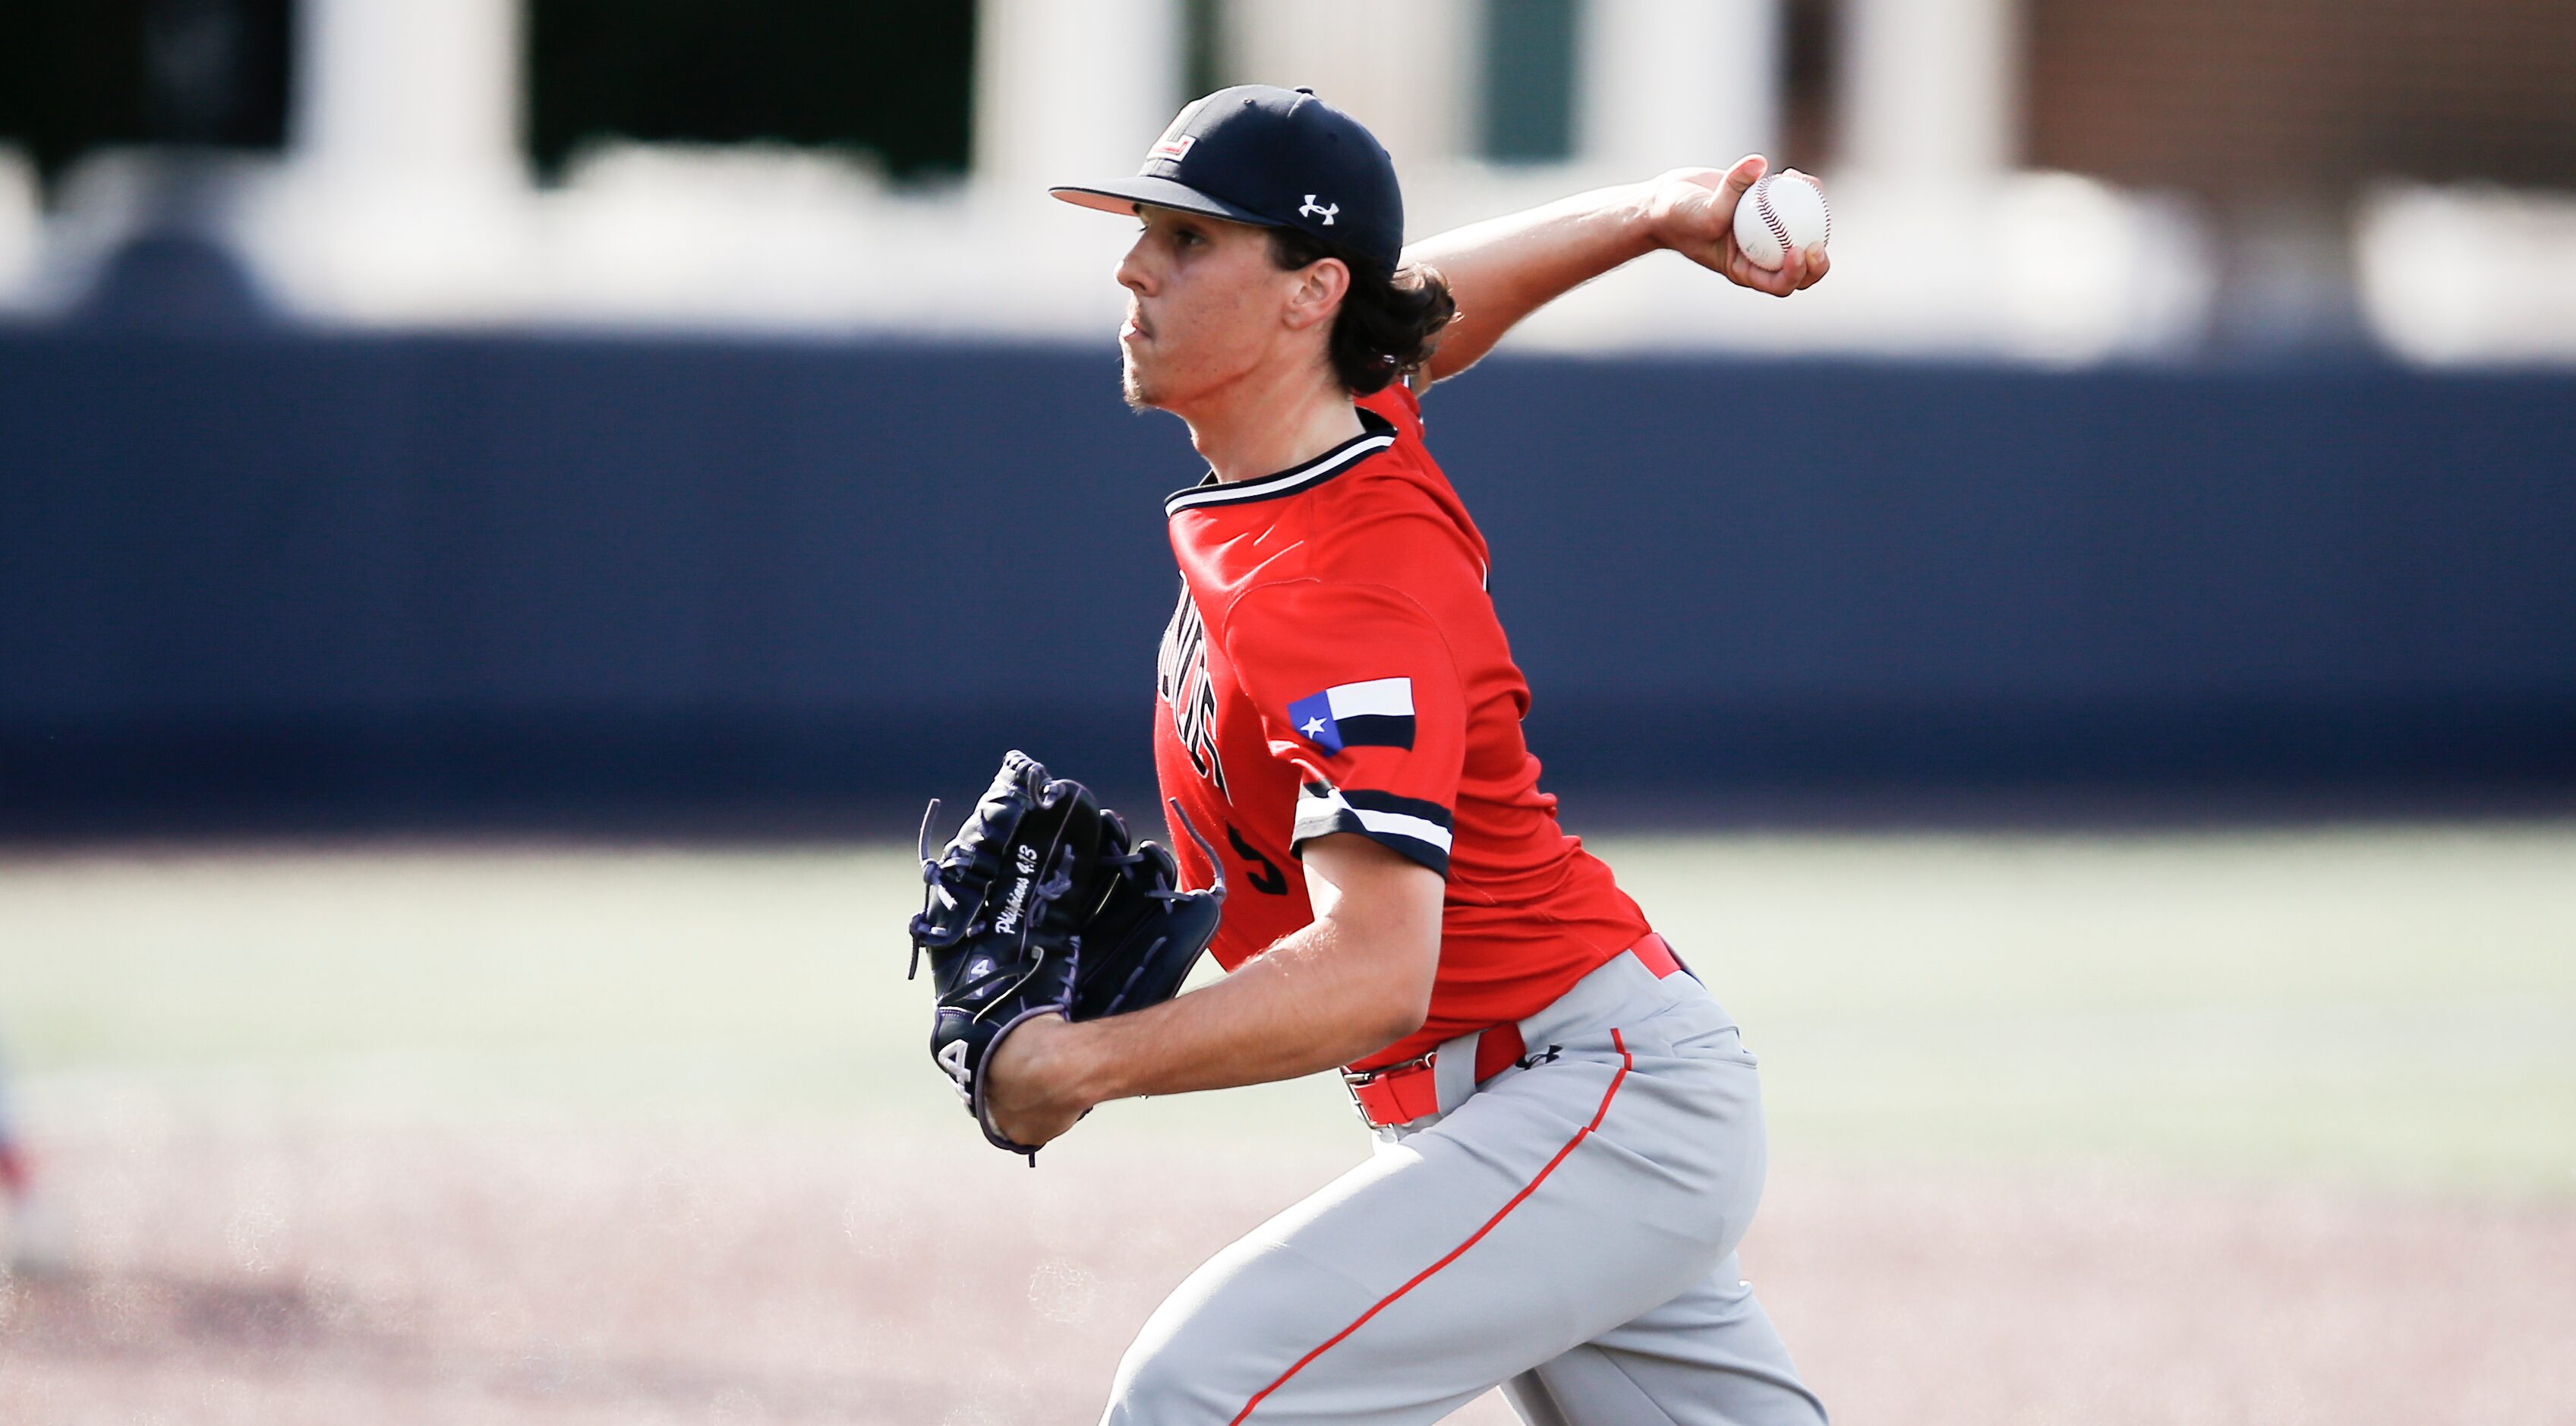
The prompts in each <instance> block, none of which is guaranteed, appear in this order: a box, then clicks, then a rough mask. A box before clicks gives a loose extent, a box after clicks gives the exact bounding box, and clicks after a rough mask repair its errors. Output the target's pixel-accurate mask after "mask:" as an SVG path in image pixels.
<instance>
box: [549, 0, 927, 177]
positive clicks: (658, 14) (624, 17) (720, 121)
mask: <svg viewBox="0 0 2576 1426" xmlns="http://www.w3.org/2000/svg"><path fill="white" fill-rule="evenodd" d="M529 25H530V33H529V46H528V50H529V53H528V74H529V101H530V102H529V105H528V111H529V112H528V135H529V147H530V149H531V150H532V153H533V157H534V158H535V159H536V162H537V166H538V168H539V169H540V170H541V171H543V172H547V173H558V172H560V171H561V169H562V166H563V163H564V160H565V159H566V158H567V157H568V156H569V155H570V154H571V153H572V152H573V151H574V150H575V149H576V148H578V147H580V146H581V145H582V144H584V143H585V142H590V141H594V140H598V139H603V138H611V137H615V138H628V139H639V140H645V141H653V142H679V143H716V144H729V143H753V142H761V141H769V142H775V143H784V144H795V145H800V146H816V147H838V148H852V149H865V150H868V151H869V152H872V153H874V154H875V155H876V156H877V157H878V158H879V159H880V160H881V161H882V162H883V163H884V165H885V168H886V170H887V172H889V173H890V174H892V175H893V176H895V177H897V178H924V177H935V176H940V175H946V174H957V173H962V172H964V171H965V168H966V155H967V119H968V110H969V107H970V97H969V96H970V94H971V92H972V90H971V87H970V86H971V83H972V76H973V71H974V63H975V6H974V4H973V0H923V3H913V4H888V3H878V4H866V3H860V0H532V3H531V4H530V5H529Z"/></svg>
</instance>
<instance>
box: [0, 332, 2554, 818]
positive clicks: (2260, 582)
mask: <svg viewBox="0 0 2576 1426" xmlns="http://www.w3.org/2000/svg"><path fill="white" fill-rule="evenodd" d="M1428 415H1429V417H1430V433H1431V439H1432V445H1433V449H1434V451H1435V452H1436V453H1437V454H1438V455H1439V456H1440V457H1441V459H1442V460H1443V462H1444V463H1445V464H1446V466H1447V467H1448V469H1449V471H1450V474H1451V476H1452V478H1453V479H1454V480H1455V481H1456V483H1457V484H1458V486H1459V488H1460V489H1461V490H1462V491H1463V492H1464V493H1465V495H1466V497H1467V500H1468V502H1469V504H1470V505H1471V507H1473V508H1474V510H1475V511H1476V513H1477V516H1478V518H1479V520H1480V522H1481V523H1482V525H1483V527H1484V530H1485V532H1486V535H1487V537H1488V538H1489V539H1490V540H1491V542H1492V544H1493V547H1494V551H1495V558H1496V569H1495V574H1494V593H1495V599H1496V601H1497V603H1498V604H1499V605H1500V606H1501V609H1502V613H1503V617H1504V621H1505V624H1506V626H1507V627H1508V628H1509V629H1510V630H1511V632H1512V634H1513V637H1514V641H1515V646H1516V647H1517V649H1518V650H1519V652H1520V655H1521V659H1522V662H1523V664H1524V666H1525V667H1526V668H1527V669H1528V671H1529V673H1530V676H1531V679H1532V681H1533V683H1534V685H1535V687H1536V690H1537V706H1536V709H1535V710H1534V712H1533V714H1532V718H1531V728H1532V737H1533V741H1534V744H1535V746H1536V748H1537V750H1538V751H1539V753H1540V754H1541V756H1542V757H1543V758H1544V759H1546V761H1547V763H1548V766H1549V768H1550V772H1551V777H1550V781H1551V782H1553V783H1555V784H1557V785H1558V786H1560V787H1561V788H1566V789H1576V788H1602V789H1610V790H1624V791H1627V792H1632V793H1633V792H1637V791H1640V790H1644V791H1651V792H1658V793H1661V794H1662V795H1663V796H1665V797H1666V798H1668V799H1669V798H1682V799H1687V798H1689V797H1692V796H1695V795H1698V794H1700V793H1702V792H1711V791H1713V792H1718V793H1728V792H1742V791H1745V790H1748V789H1750V790H1761V789H1797V788H1803V787H1826V786H1832V787H1848V788H1863V789H1882V790H1888V791H1891V792H1906V791H1922V790H1927V789H1928V790H1934V791H1938V790H1941V789H1956V788H1989V789H1991V788H2042V787H2050V786H2066V785H2083V786H2088V787H2112V788H2139V789H2155V788H2165V787H2234V786H2248V785H2263V786H2276V785H2277V786H2322V787H2355V786H2378V785H2395V784H2405V783H2412V782H2464V783H2475V784H2484V785H2494V786H2501V787H2526V788H2527V787H2553V788H2566V787H2571V786H2576V378H2570V377H2565V376H2556V377H2517V376H2484V377H2471V376H2459V377H2435V376H2426V375H2420V374H2410V373H2402V372H2397V371H2391V370H2382V369H2333V370H2325V369H2279V370H2253V371H2234V372H2226V371H2199V372H2174V373H2161V372H2144V371H2101V372H2088V373H2081V374H2046V373H2036V372H2031V371H2025V370H2002V369H1983V368H1956V367H1925V366H1887V367H1879V366H1854V365H1838V364H1820V363H1785V362H1783V363H1746V362H1740V361H1719V360H1701V359H1678V358H1676V359H1668V360H1643V359H1640V360H1623V361H1617V362H1607V361H1573V360H1563V361H1559V360H1531V359H1523V360H1496V361H1494V362H1492V363H1489V364H1488V366H1486V367H1485V368H1483V369H1480V370H1478V371H1477V372H1475V373H1472V374H1471V375H1469V376H1467V377H1465V378H1463V379H1461V380H1459V381H1457V382H1455V383H1452V384H1451V385H1448V386H1444V387H1442V388H1441V389H1440V390H1439V391H1437V392H1435V393H1433V395H1432V396H1431V398H1430V400H1429V403H1428ZM1196 470H1197V467H1196V466H1195V465H1194V463H1193V460H1192V457H1191V453H1190V451H1189V449H1188V446H1187V443H1186V440H1185V437H1184V434H1183V432H1182V430H1181V428H1180V426H1179V425H1178V423H1176V422H1174V421H1172V420H1171V419H1170V418H1168V417H1163V416H1137V415H1133V414H1130V413H1129V412H1127V411H1126V410H1125V409H1124V408H1123V407H1122V406H1121V405H1120V404H1119V402H1118V399H1117V389H1116V366H1115V356H1114V353H1112V352H1111V351H1110V350H1109V349H1108V345H1107V344H1106V343H1105V342H1104V343H1103V344H1102V346H1101V349H1100V350H1097V351H1067V350H1060V349H1042V348H1006V347H976V346H960V345H922V344H903V345H898V344H877V345H789V344H735V343H725V342H716V341H657V342H637V341H624V340H607V339H601V340H588V339H547V338H529V337H494V338H452V337H412V336H406V337H387V338H319V337H312V336H285V335H279V336H258V337H245V338H241V339H238V340H211V339H210V340H203V341H191V340H174V339H145V338H136V337H111V336H89V337H84V336H67V335H60V334H49V333H20V334H17V335H11V336H0V830H9V831H16V832H22V833H25V832H44V831H49V830H81V829H116V828H121V827H135V826H157V825H190V824H206V825H215V826H248V827H261V826H278V827H294V826H310V827H318V828H332V827H345V826H364V825H388V826H402V825H415V824H424V825H434V824H464V825H471V824H475V823H478V822H486V823H508V822H511V821H513V820H515V819H535V820H538V821H546V820H550V819H563V818H570V819H573V820H579V819H580V818H582V817H585V816H589V815H594V814H596V815H603V816H641V817H644V818H647V819H653V818H665V817H667V818H674V819H681V820H692V819H704V818H715V819H719V820H720V819H723V818H726V817H733V816H740V817H744V818H748V819H750V821H751V822H752V823H755V824H756V823H757V822H758V821H759V820H760V819H761V818H763V817H765V816H769V815H772V814H780V815H802V814H810V813H817V812H829V811H830V810H831V809H835V808H840V809H848V808H856V807H862V806H866V807H883V806H890V805H892V804H894V803H896V802H898V801H902V800H908V799H909V798H911V797H912V796H914V795H915V794H919V793H928V792H944V793H951V794H954V793H958V792H963V791H969V790H971V789H972V788H973V787H975V786H979V785H980V784H981V782H982V780H983V778H984V776H985V775H986V774H987V772H988V771H989V769H990V767H991V764H992V762H993V760H994V759H995V758H996V757H997V756H998V754H999V752H1000V751H1001V749H1002V748H1003V747H1004V746H1005V745H1008V744H1011V743H1018V744H1022V745H1025V746H1027V747H1028V748H1030V749H1031V750H1032V751H1034V752H1036V753H1038V754H1039V755H1040V756H1042V757H1048V758H1050V759H1052V760H1054V761H1055V762H1057V763H1058V764H1059V765H1061V766H1062V767H1063V768H1064V769H1066V770H1068V771H1072V772H1076V773H1079V774H1085V775H1088V776H1090V777H1092V778H1093V779H1094V780H1096V781H1099V782H1102V783H1104V784H1107V785H1108V786H1110V787H1112V788H1119V789H1129V790H1131V795H1132V789H1135V788H1138V787H1141V786H1143V785H1144V784H1145V783H1146V780H1147V778H1148V776H1149V769H1150V763H1149V761H1148V759H1147V754H1146V743H1145V738H1146V733H1147V728H1148V716H1149V711H1150V707H1151V700H1152V678H1153V669H1154V651H1155V644H1156V640H1157V638H1158V636H1159V634H1160V632H1161V629H1162V625H1163V621H1164V618H1165V616H1166V615H1167V614H1168V612H1169V609H1170V606H1171V602H1172V598H1173V593H1174V589H1175V587H1176V578H1175V576H1174V574H1173V572H1172V568H1171V563H1170V555H1169V552H1168V549H1167V547H1166V546H1165V544H1164V540H1163V532H1162V522H1161V514H1160V509H1159V503H1158V501H1159V497H1160V496H1161V495H1162V494H1163V493H1164V492H1165V491H1166V490H1168V489H1171V488H1173V487H1175V486H1178V485H1181V484H1184V483H1186V482H1187V481H1188V480H1189V479H1190V478H1191V477H1192V476H1193V475H1194V474H1195V473H1196ZM1318 637H1328V634H1325V633H1322V632H1319V634H1318Z"/></svg>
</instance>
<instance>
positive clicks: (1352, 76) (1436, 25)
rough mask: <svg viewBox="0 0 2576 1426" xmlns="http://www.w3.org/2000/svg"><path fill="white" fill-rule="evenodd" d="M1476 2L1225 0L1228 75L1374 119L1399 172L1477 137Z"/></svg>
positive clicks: (1440, 158)
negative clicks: (1305, 93)
mask: <svg viewBox="0 0 2576 1426" xmlns="http://www.w3.org/2000/svg"><path fill="white" fill-rule="evenodd" d="M1482 13H1483V12H1482V6H1481V5H1480V4H1477V3H1474V0H1396V3H1388V0H1224V4H1223V5H1222V7H1221V9H1220V10H1219V16H1220V27H1221V30H1222V33H1223V40H1224V43H1223V48H1224V50H1225V52H1226V57H1227V66H1226V67H1227V69H1228V70H1229V71H1230V74H1229V76H1228V82H1235V83H1244V84H1276V85H1278V86H1280V87H1281V88H1283V89H1295V88H1298V87H1300V86H1303V87H1305V88H1308V89H1312V90H1314V91H1315V95H1316V97H1317V98H1319V99H1322V100H1324V101H1325V102H1326V103H1329V104H1331V105H1332V106H1333V107H1334V108H1337V109H1340V110H1342V111H1343V112H1345V113H1348V114H1349V115H1351V117H1353V118H1355V119H1358V120H1359V121H1360V122H1361V123H1363V124H1366V125H1367V126H1368V130H1369V132H1370V133H1372V134H1375V135H1377V140H1378V142H1379V143H1382V144H1384V145H1386V151H1387V153H1388V154H1389V155H1391V156H1393V158H1394V159H1395V168H1396V174H1397V176H1398V177H1399V178H1402V177H1404V176H1407V175H1409V174H1412V173H1416V172H1419V171H1422V170H1424V169H1427V168H1430V167H1433V166H1436V165H1438V164H1440V163H1442V162H1444V161H1446V160H1450V159H1455V158H1460V157H1463V156H1464V155H1465V154H1466V153H1467V152H1468V150H1469V149H1470V147H1471V146H1472V141H1473V127H1474V123H1475V116H1476V98H1475V94H1474V92H1473V89H1472V86H1473V85H1474V83H1475V81H1476V75H1477V72H1478V71H1477V65H1476V61H1475V46H1476V43H1477V22H1478V20H1479V19H1480V18H1481V16H1482Z"/></svg>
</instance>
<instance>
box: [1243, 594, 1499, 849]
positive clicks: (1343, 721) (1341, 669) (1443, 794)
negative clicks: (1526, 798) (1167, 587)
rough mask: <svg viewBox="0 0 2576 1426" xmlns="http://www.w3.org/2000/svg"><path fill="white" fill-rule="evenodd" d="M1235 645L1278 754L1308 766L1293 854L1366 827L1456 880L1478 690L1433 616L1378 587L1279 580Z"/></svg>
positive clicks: (1261, 597)
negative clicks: (1459, 819) (1459, 812)
mask: <svg viewBox="0 0 2576 1426" xmlns="http://www.w3.org/2000/svg"><path fill="white" fill-rule="evenodd" d="M1225 640H1226V655H1227V659H1228V661H1229V662H1230V663H1231V664H1232V666H1233V669H1234V678H1235V682H1236V683H1237V684H1238V685H1239V686H1240V688H1241V690H1242V692H1243V693H1244V695H1245V696H1246V697H1248V698H1249V699H1250V700H1251V701H1252V703H1253V705H1254V706H1255V707H1256V708H1257V709H1259V711H1260V716H1261V728H1262V733H1263V736H1264V739H1265V741H1266V742H1267V743H1268V745H1269V749H1270V755H1271V756H1272V757H1275V758H1278V759H1280V760H1281V761H1283V762H1286V763H1288V764H1290V765H1291V766H1292V767H1294V768H1295V769H1296V770H1297V774H1298V783H1299V789H1300V790H1299V792H1298V795H1297V805H1296V808H1297V810H1296V820H1295V825H1294V827H1293V828H1292V829H1291V830H1290V833H1289V839H1288V840H1289V849H1290V850H1291V851H1296V852H1299V853H1300V854H1301V855H1302V853H1303V850H1304V846H1305V844H1306V843H1307V842H1309V841H1312V840H1313V839H1315V838H1317V837H1321V836H1326V835H1329V834H1331V833H1334V832H1357V833H1359V834H1360V835H1362V836H1364V837H1367V838H1369V839H1371V840H1372V841H1375V842H1378V843H1379V844H1381V845H1383V846H1386V847H1388V848H1391V849H1392V850H1394V851H1396V852H1399V853H1402V854H1403V855H1405V856H1407V857H1410V858H1412V859H1413V860H1415V861H1417V862H1420V863H1421V864H1422V865H1424V866H1427V867H1429V868H1431V869H1432V870H1433V871H1436V872H1438V873H1440V874H1441V875H1442V876H1444V877H1445V876H1447V875H1448V874H1449V848H1450V829H1451V827H1452V825H1453V823H1454V820H1455V816H1454V813H1455V808H1456V805H1457V800H1458V778H1459V773H1460V770H1461V769H1462V768H1463V767H1464V766H1465V763H1466V748H1467V711H1466V692H1465V689H1464V687H1463V686H1462V684H1461V682H1460V679H1459V674H1458V668H1457V662H1456V660H1455V659H1454V658H1452V657H1451V655H1450V652H1449V643H1448V640H1446V639H1444V638H1443V637H1441V634H1440V630H1439V628H1438V626H1437V625H1435V624H1434V623H1432V621H1431V618H1430V616H1429V615H1428V614H1426V613H1425V612H1424V611H1423V609H1422V607H1421V606H1420V605H1418V604H1416V603H1414V602H1413V601H1412V600H1410V599H1408V598H1406V597H1405V596H1404V595H1402V594H1400V593H1398V592H1396V591H1395V590H1392V589H1387V588H1383V587H1381V586H1377V585H1352V584H1326V583H1318V582H1315V581H1311V580H1298V581H1294V582H1290V583H1285V584H1278V585H1268V586H1263V587H1261V588H1257V589H1254V590H1252V591H1250V592H1249V593H1247V594H1245V595H1244V596H1243V597H1242V598H1241V599H1240V600H1238V601H1237V602H1236V604H1235V607H1234V608H1233V609H1232V610H1231V611H1230V612H1229V614H1228V616H1227V618H1226V634H1225Z"/></svg>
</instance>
